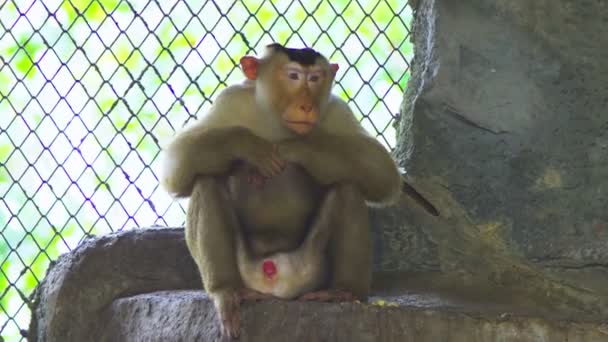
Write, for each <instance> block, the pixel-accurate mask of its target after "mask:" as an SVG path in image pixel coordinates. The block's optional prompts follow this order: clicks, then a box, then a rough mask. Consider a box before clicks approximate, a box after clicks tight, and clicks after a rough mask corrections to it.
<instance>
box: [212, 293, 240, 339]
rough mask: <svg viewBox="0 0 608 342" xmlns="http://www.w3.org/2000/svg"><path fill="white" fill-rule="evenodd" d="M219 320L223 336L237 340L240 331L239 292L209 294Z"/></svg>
mask: <svg viewBox="0 0 608 342" xmlns="http://www.w3.org/2000/svg"><path fill="white" fill-rule="evenodd" d="M211 296H212V298H213V304H214V305H215V310H216V312H217V315H218V317H219V320H220V327H221V332H222V335H223V336H226V337H229V338H233V339H234V338H238V337H239V335H240V330H241V313H240V307H241V294H240V292H239V291H234V290H224V291H219V292H215V293H213V294H211Z"/></svg>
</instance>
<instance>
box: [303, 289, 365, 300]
mask: <svg viewBox="0 0 608 342" xmlns="http://www.w3.org/2000/svg"><path fill="white" fill-rule="evenodd" d="M298 300H306V301H319V302H352V301H354V300H355V296H354V295H353V294H352V292H349V291H342V290H322V291H315V292H309V293H306V294H303V295H302V296H300V297H299V298H298Z"/></svg>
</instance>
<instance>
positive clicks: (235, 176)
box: [228, 164, 323, 251]
mask: <svg viewBox="0 0 608 342" xmlns="http://www.w3.org/2000/svg"><path fill="white" fill-rule="evenodd" d="M252 176H256V171H255V170H254V169H253V168H252V167H250V166H247V165H241V166H239V167H238V168H237V169H236V170H235V171H234V172H233V173H232V174H231V176H230V177H229V178H228V189H229V193H230V197H231V199H232V200H233V203H234V208H235V210H236V214H237V216H238V218H239V221H240V222H241V225H242V229H243V230H244V231H245V232H246V233H247V235H248V236H250V237H252V238H253V239H254V240H255V237H256V235H259V236H260V238H261V239H262V240H264V238H263V236H264V235H266V236H268V237H269V238H270V240H273V239H274V240H282V239H287V240H288V241H285V242H286V243H287V244H289V245H297V244H298V243H299V242H300V240H301V239H302V237H303V236H304V235H305V234H306V232H307V230H308V228H309V225H310V222H311V221H312V219H313V218H314V215H315V213H316V211H317V209H318V207H319V204H320V201H321V196H322V193H323V189H322V187H321V186H320V185H319V184H317V183H316V182H315V181H314V179H313V178H312V177H311V176H310V175H308V174H307V173H306V172H305V171H304V170H303V169H302V168H301V167H299V166H297V165H295V164H289V165H287V167H286V168H285V170H283V172H281V173H280V174H279V175H277V176H275V177H273V178H271V179H268V180H266V181H265V182H264V183H263V184H259V183H255V182H252V181H251V177H252ZM274 249H275V251H276V250H280V248H279V247H277V248H274ZM270 251H272V250H270Z"/></svg>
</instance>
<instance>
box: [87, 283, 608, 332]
mask: <svg viewBox="0 0 608 342" xmlns="http://www.w3.org/2000/svg"><path fill="white" fill-rule="evenodd" d="M391 301H394V302H400V303H408V304H409V305H398V304H386V303H390V302H391ZM372 302H373V301H372ZM441 302H442V301H441V300H439V299H438V298H435V297H433V296H421V295H407V296H401V297H399V298H392V299H391V298H387V299H386V302H384V305H383V306H381V305H373V304H357V303H354V304H352V303H348V304H325V303H302V302H295V301H278V300H273V301H263V302H259V303H245V304H244V305H243V308H242V311H241V313H242V316H241V319H242V329H241V338H240V341H291V342H296V341H337V342H339V341H345V342H346V341H348V342H351V341H353V342H356V341H400V342H401V341H404V342H406V341H415V342H426V341H429V342H431V341H433V342H434V341H450V342H460V341H463V342H478V341H479V342H482V341H483V342H486V341H518V342H521V341H534V342H537V341H551V342H559V341H570V342H572V341H585V342H593V341H598V342H599V341H607V340H608V326H607V325H602V324H600V323H576V322H571V321H559V320H555V321H554V320H546V319H539V318H533V317H522V316H513V315H508V314H498V315H488V314H479V313H474V312H465V311H466V310H465V311H462V310H454V308H449V307H445V306H443V305H439V303H441ZM438 305H439V306H438ZM216 322H217V321H216V316H215V311H214V309H213V305H212V303H211V302H210V301H209V299H208V298H207V297H206V295H205V294H204V293H203V292H202V291H163V292H154V293H148V294H142V295H137V296H133V297H126V298H120V299H117V300H115V301H114V302H113V303H112V305H111V306H110V307H109V308H107V309H106V311H105V312H104V313H103V314H102V317H101V321H100V327H102V330H101V331H100V333H99V335H98V339H96V340H98V341H213V340H217V339H218V337H217V336H218V331H219V330H218V326H217V323H216Z"/></svg>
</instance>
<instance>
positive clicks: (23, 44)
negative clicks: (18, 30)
mask: <svg viewBox="0 0 608 342" xmlns="http://www.w3.org/2000/svg"><path fill="white" fill-rule="evenodd" d="M30 37H31V34H30V33H28V34H22V35H20V36H19V39H18V42H17V43H16V44H13V45H11V46H10V47H8V48H7V49H5V53H6V55H7V56H12V55H14V54H15V53H16V54H17V56H16V57H15V58H14V59H13V61H12V63H14V65H15V66H16V67H17V70H19V71H20V72H21V73H23V74H25V73H27V77H28V78H31V77H33V76H34V74H35V72H36V68H32V66H33V65H34V58H36V53H37V52H38V51H39V50H40V49H42V48H43V47H44V45H43V44H40V43H38V42H36V41H35V40H34V39H30Z"/></svg>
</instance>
